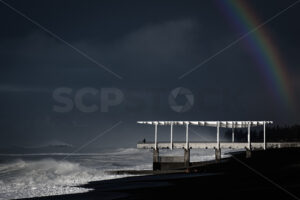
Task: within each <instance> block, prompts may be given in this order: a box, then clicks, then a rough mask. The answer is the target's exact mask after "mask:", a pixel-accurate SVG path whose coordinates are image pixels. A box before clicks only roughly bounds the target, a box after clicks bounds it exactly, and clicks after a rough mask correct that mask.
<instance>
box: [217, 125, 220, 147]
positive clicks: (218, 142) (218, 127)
mask: <svg viewBox="0 0 300 200" xmlns="http://www.w3.org/2000/svg"><path fill="white" fill-rule="evenodd" d="M217 149H220V122H217Z"/></svg>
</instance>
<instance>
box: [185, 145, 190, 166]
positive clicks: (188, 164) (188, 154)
mask: <svg viewBox="0 0 300 200" xmlns="http://www.w3.org/2000/svg"><path fill="white" fill-rule="evenodd" d="M184 166H185V167H189V166H190V149H184Z"/></svg>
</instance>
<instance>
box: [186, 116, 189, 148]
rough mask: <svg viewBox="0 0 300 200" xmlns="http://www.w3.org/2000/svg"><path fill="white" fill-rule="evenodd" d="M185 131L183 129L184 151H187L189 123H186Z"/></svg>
mask: <svg viewBox="0 0 300 200" xmlns="http://www.w3.org/2000/svg"><path fill="white" fill-rule="evenodd" d="M185 127H186V129H185V139H186V140H185V149H189V123H188V122H186V125H185Z"/></svg>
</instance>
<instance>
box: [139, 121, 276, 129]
mask: <svg viewBox="0 0 300 200" xmlns="http://www.w3.org/2000/svg"><path fill="white" fill-rule="evenodd" d="M137 123H138V124H149V125H162V126H164V125H171V124H173V125H187V124H188V125H196V126H208V127H218V124H219V126H220V127H221V128H247V127H248V126H249V124H250V126H252V127H253V126H263V125H264V124H273V121H138V122H137Z"/></svg>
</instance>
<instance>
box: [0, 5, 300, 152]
mask: <svg viewBox="0 0 300 200" xmlns="http://www.w3.org/2000/svg"><path fill="white" fill-rule="evenodd" d="M5 2H6V3H5V4H6V5H5V4H4V3H3V2H2V1H1V2H0V26H1V31H0V119H1V120H0V134H1V140H0V145H1V146H2V147H5V146H13V145H17V146H35V145H42V144H49V143H51V142H61V143H68V144H71V145H74V146H81V145H83V144H85V143H87V142H89V141H91V140H92V142H91V144H89V145H88V146H87V147H86V148H90V147H116V146H124V147H129V146H131V147H134V146H135V143H136V142H137V141H138V140H141V139H143V138H144V137H146V138H147V139H151V138H153V128H152V127H144V126H141V125H137V124H136V121H137V120H274V122H275V123H276V124H294V123H297V122H298V121H299V120H300V116H299V115H298V114H297V113H298V112H299V111H300V110H299V109H298V108H297V105H296V106H294V107H292V109H291V108H287V106H286V105H284V103H283V102H282V101H281V100H280V99H277V98H276V97H274V95H273V94H272V93H271V92H270V90H269V88H268V84H267V81H266V79H267V78H266V77H265V76H264V74H262V73H261V71H260V70H259V68H258V67H257V63H256V62H255V60H254V59H253V56H251V55H250V54H249V51H248V50H247V46H246V45H245V43H244V42H243V40H241V41H240V42H238V43H236V44H235V45H233V46H231V47H230V48H228V49H226V50H225V51H223V52H222V53H220V54H219V55H217V56H215V57H214V58H213V59H211V60H210V61H209V62H207V63H205V64H204V65H202V66H201V67H199V68H198V69H197V70H195V71H193V72H192V73H190V74H188V75H187V76H185V77H184V78H182V79H179V77H180V76H182V75H183V74H184V73H186V72H187V71H189V70H190V69H192V68H194V67H195V66H197V65H198V64H200V63H202V62H203V61H204V60H206V59H207V58H209V57H210V56H212V55H214V54H215V53H216V52H218V51H220V50H221V49H223V48H224V47H226V46H227V45H229V44H231V43H232V42H233V41H235V40H236V39H237V38H239V37H240V36H241V35H243V34H245V32H241V31H237V29H235V28H234V27H233V26H232V23H231V22H230V20H229V19H228V18H226V16H225V14H224V12H222V10H221V9H220V3H218V1H174V0H172V1H130V0H129V1H116V0H113V1H62V0H57V1H54V0H51V1H30V0H27V1H16V0H10V1H8V0H6V1H5ZM293 2H295V0H286V1H258V0H257V1H247V4H248V5H249V6H250V7H251V8H252V10H253V11H254V13H255V14H256V17H257V18H258V19H259V21H260V22H264V21H266V20H268V19H269V18H270V17H272V16H274V15H276V14H277V13H278V12H280V11H281V10H283V9H285V8H287V7H288V6H289V5H291V4H292V3H293ZM7 4H9V5H7ZM299 10H300V3H299V4H296V5H295V6H293V7H292V8H290V9H288V10H287V11H286V12H284V13H282V14H281V15H280V16H278V17H277V18H276V19H274V20H272V21H271V22H269V23H268V24H266V25H264V26H263V29H265V30H267V31H268V32H269V36H270V38H271V40H272V41H273V44H274V46H275V47H276V48H277V50H278V51H279V52H280V55H281V56H282V58H283V60H284V61H285V63H286V65H285V66H284V68H285V70H286V71H287V72H288V80H289V83H290V85H289V87H291V90H292V92H293V95H294V101H295V102H296V104H297V102H298V101H299V100H300V93H299V89H300V79H299V78H300V68H299V64H300V57H299V50H300V49H299V47H300V40H299V35H300V26H299V19H300V12H299ZM248 31H250V29H249V30H248ZM175 88H186V89H187V90H184V89H182V90H180V91H183V92H182V93H180V94H179V95H178V96H176V95H175V97H176V98H173V97H174V94H175V93H176V90H175V92H174V93H171V91H174V89H175ZM185 91H188V94H187V95H185V94H186V93H185ZM189 91H190V92H189ZM170 94H171V96H170ZM172 94H173V96H172ZM191 96H192V100H193V101H190V99H188V98H191ZM174 103H175V104H176V105H178V106H179V110H178V109H176V108H178V107H176V108H175V109H174ZM184 105H185V106H184ZM189 105H191V106H189ZM172 106H173V107H172ZM193 129H195V130H196V131H197V132H199V133H201V134H203V135H205V137H209V138H213V137H214V136H215V130H211V129H208V130H207V129H200V128H196V127H195V128H193ZM159 131H160V132H159V133H160V135H159V137H160V138H164V139H167V137H168V135H169V132H168V129H164V128H160V129H159ZM175 134H176V137H177V138H179V139H180V138H183V135H184V132H183V129H180V128H176V130H175ZM191 137H192V139H193V138H194V139H199V138H197V136H196V135H191ZM94 138H95V139H94Z"/></svg>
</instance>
